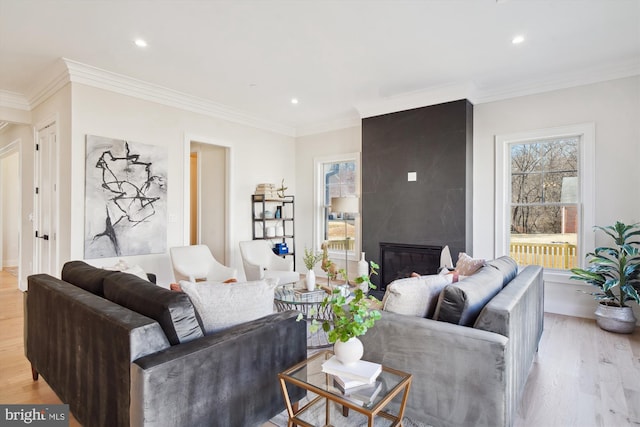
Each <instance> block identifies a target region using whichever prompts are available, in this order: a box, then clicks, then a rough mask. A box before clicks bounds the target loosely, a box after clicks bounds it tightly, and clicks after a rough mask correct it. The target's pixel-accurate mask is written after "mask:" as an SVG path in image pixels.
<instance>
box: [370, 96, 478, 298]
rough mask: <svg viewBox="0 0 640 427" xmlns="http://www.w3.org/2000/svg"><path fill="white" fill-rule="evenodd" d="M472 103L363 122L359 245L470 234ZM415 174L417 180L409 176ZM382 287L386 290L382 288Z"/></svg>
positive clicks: (459, 242)
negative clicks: (360, 231)
mask: <svg viewBox="0 0 640 427" xmlns="http://www.w3.org/2000/svg"><path fill="white" fill-rule="evenodd" d="M472 135H473V105H472V104H471V103H470V102H469V101H467V100H466V99H465V100H459V101H452V102H447V103H444V104H438V105H432V106H428V107H422V108H416V109H413V110H407V111H401V112H397V113H390V114H384V115H381V116H376V117H370V118H366V119H363V120H362V250H363V251H364V252H366V258H367V259H368V260H373V261H376V262H377V263H378V264H380V259H379V256H380V254H379V243H380V242H390V243H407V244H417V245H438V246H445V245H449V249H450V250H451V255H452V257H453V258H454V260H453V261H454V263H455V261H456V259H457V256H458V252H463V251H466V248H467V243H468V242H470V238H471V219H472V217H471V215H472V210H471V200H472V198H471V194H472V192H471V191H472V188H471V185H472V180H471V177H472V159H471V153H472V149H471V148H472ZM408 172H416V174H417V180H416V181H415V182H408V181H407V173H408ZM380 290H382V289H380Z"/></svg>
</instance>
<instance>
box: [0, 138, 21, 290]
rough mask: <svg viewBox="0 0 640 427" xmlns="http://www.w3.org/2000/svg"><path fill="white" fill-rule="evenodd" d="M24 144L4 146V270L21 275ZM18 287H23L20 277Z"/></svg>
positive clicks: (0, 189) (0, 175) (0, 161)
mask: <svg viewBox="0 0 640 427" xmlns="http://www.w3.org/2000/svg"><path fill="white" fill-rule="evenodd" d="M20 144H21V141H20V140H19V139H18V140H15V141H13V142H11V143H9V144H8V145H6V146H5V147H2V148H0V242H2V243H1V244H0V263H1V264H0V269H4V270H6V271H7V272H9V273H10V274H12V275H14V276H16V277H18V278H19V277H20V270H19V266H20V229H21V225H20V217H21V215H20V212H21V203H22V198H21V194H20ZM18 286H20V283H19V280H18Z"/></svg>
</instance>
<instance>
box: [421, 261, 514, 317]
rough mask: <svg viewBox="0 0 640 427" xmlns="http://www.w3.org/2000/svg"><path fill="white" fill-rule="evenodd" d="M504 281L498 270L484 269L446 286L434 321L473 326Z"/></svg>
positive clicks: (439, 299)
mask: <svg viewBox="0 0 640 427" xmlns="http://www.w3.org/2000/svg"><path fill="white" fill-rule="evenodd" d="M502 280H503V276H502V273H501V272H500V271H498V270H497V269H495V268H483V269H482V270H480V271H478V272H477V273H476V274H474V275H473V276H470V277H467V278H466V279H465V280H462V281H460V282H458V283H453V284H451V285H447V286H445V288H444V289H443V290H442V292H441V293H440V297H439V298H438V304H437V307H436V311H435V314H434V316H433V318H434V320H440V321H443V322H449V323H455V324H456V325H463V326H472V325H473V324H474V323H475V321H476V318H477V317H478V315H479V314H480V311H481V310H482V308H483V307H484V306H485V304H486V303H487V302H488V301H489V300H490V299H491V298H493V297H494V296H495V295H496V294H497V293H498V292H500V290H501V289H502Z"/></svg>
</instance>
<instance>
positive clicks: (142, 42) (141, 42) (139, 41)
mask: <svg viewBox="0 0 640 427" xmlns="http://www.w3.org/2000/svg"><path fill="white" fill-rule="evenodd" d="M134 43H135V44H136V46H138V47H147V42H146V41H145V40H142V39H136V40H135V42H134Z"/></svg>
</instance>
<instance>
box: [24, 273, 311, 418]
mask: <svg viewBox="0 0 640 427" xmlns="http://www.w3.org/2000/svg"><path fill="white" fill-rule="evenodd" d="M28 284H29V288H28V292H26V293H25V353H26V356H27V358H28V359H29V361H30V362H31V365H32V369H33V375H34V380H36V379H37V377H38V374H42V376H43V377H44V378H45V380H46V381H47V383H48V384H49V385H50V386H51V388H52V389H53V390H54V391H55V392H56V394H57V395H58V396H59V397H60V399H61V400H62V401H63V402H65V403H68V404H69V406H70V410H71V412H72V413H73V415H74V416H75V417H76V419H78V421H79V422H80V423H81V424H82V425H83V426H86V427H92V426H105V427H107V426H108V427H115V426H129V425H131V426H163V427H164V426H224V427H229V426H259V425H261V424H262V423H264V422H266V421H267V420H269V419H270V418H272V417H273V416H275V415H276V414H277V413H279V412H281V411H282V410H284V401H283V398H282V392H281V390H280V387H279V383H278V378H277V374H278V372H281V371H283V370H285V369H286V368H288V367H290V366H292V365H293V364H295V363H297V362H299V361H301V360H304V359H305V358H306V329H305V326H306V325H305V323H304V322H296V315H297V313H296V312H293V311H291V312H285V313H277V314H272V315H268V316H266V317H262V318H260V319H257V320H254V321H251V322H247V323H243V324H240V325H237V326H234V327H231V328H229V329H226V330H224V331H221V332H218V333H215V334H211V335H205V334H204V333H203V329H202V326H201V323H200V321H199V319H198V316H197V312H196V310H195V309H194V307H193V305H192V303H191V301H190V300H189V297H188V296H187V295H186V294H184V293H182V292H173V291H169V290H168V289H165V288H162V287H160V286H156V285H154V284H152V283H150V282H148V281H145V280H143V279H141V278H138V277H136V276H134V275H131V274H125V273H120V272H112V271H106V270H102V269H97V268H94V267H91V266H89V265H87V264H86V263H84V262H82V261H72V262H69V263H67V264H65V266H64V268H63V271H62V280H59V279H57V278H54V277H52V276H49V275H45V274H38V275H32V276H30V277H29V279H28ZM290 392H291V393H293V394H294V398H293V400H294V401H296V400H299V399H301V398H302V397H304V392H303V391H302V390H299V389H293V390H290Z"/></svg>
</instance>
